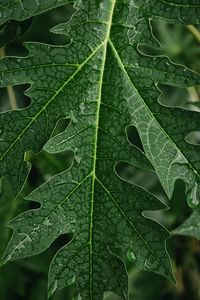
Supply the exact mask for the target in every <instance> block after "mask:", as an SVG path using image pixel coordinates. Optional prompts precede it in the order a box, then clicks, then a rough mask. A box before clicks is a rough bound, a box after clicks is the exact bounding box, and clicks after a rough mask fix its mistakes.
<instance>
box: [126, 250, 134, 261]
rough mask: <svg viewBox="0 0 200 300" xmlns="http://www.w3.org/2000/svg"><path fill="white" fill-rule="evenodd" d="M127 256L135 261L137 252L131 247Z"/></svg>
mask: <svg viewBox="0 0 200 300" xmlns="http://www.w3.org/2000/svg"><path fill="white" fill-rule="evenodd" d="M127 258H128V260H129V261H130V262H134V261H135V260H136V256H135V254H134V253H133V251H131V250H130V249H128V251H127Z"/></svg>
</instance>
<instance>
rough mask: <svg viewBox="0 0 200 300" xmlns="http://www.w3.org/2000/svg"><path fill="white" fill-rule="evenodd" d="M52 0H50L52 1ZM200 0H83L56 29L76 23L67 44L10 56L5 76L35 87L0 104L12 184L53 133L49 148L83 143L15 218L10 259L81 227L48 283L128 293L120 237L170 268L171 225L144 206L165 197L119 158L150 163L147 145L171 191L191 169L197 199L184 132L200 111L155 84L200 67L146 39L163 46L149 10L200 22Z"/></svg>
mask: <svg viewBox="0 0 200 300" xmlns="http://www.w3.org/2000/svg"><path fill="white" fill-rule="evenodd" d="M51 2H52V1H47V2H45V3H48V4H47V5H49V6H48V7H50V6H51ZM60 2H62V1H60ZM27 3H28V2H27ZM56 3H57V4H58V1H57V2H56ZM62 3H63V2H62ZM196 3H197V1H190V3H189V2H187V4H186V1H182V2H181V1H178V0H176V2H174V3H172V2H170V3H169V2H167V1H141V0H135V1H132V0H125V1H121V2H120V1H116V0H110V1H108V0H104V1H96V0H90V1H81V0H77V1H75V4H74V8H75V9H76V12H75V14H74V16H73V17H72V18H71V20H70V21H69V22H68V23H64V24H60V25H58V26H56V27H55V28H54V29H53V30H52V31H53V32H54V33H58V34H70V36H71V43H70V44H69V45H67V46H51V45H45V44H41V43H26V44H25V46H26V48H27V49H28V51H29V56H28V57H25V58H20V57H19V58H16V57H10V58H5V59H4V60H2V61H1V63H0V71H1V75H0V80H1V86H2V87H3V86H6V85H8V84H13V85H16V84H24V83H29V84H31V87H30V88H29V90H28V91H27V92H26V94H27V95H29V96H30V97H31V99H32V103H31V105H30V106H29V107H28V108H26V109H23V110H16V111H11V112H6V113H3V114H1V116H0V117H1V119H0V125H1V130H2V136H1V139H2V140H1V176H2V177H4V178H6V179H7V181H9V183H10V185H11V187H12V190H13V194H14V196H16V195H17V194H18V193H19V191H20V190H21V188H22V186H23V184H24V181H25V179H26V176H27V174H28V166H27V165H26V163H25V162H24V153H25V152H26V151H28V150H32V151H34V152H38V151H40V150H41V149H42V147H43V146H44V144H45V143H46V145H45V150H46V151H48V152H50V153H57V152H62V151H65V150H72V151H73V152H74V162H73V164H72V166H71V168H70V169H68V170H66V171H64V172H62V173H61V174H58V175H56V176H55V177H53V178H52V179H51V180H49V181H48V182H47V183H45V184H44V185H42V186H41V187H39V188H38V189H36V190H35V191H34V192H33V193H32V194H31V195H30V196H29V197H28V199H29V200H33V201H36V202H39V203H40V204H41V208H40V209H37V210H32V211H28V212H25V213H23V214H21V215H20V216H18V217H16V218H15V219H14V220H13V221H12V223H11V226H12V228H13V229H14V234H13V237H12V239H11V241H10V243H9V245H8V247H7V250H6V252H5V254H4V257H3V259H2V263H5V262H7V261H9V260H14V259H18V258H22V257H26V256H31V255H34V254H37V253H40V252H41V251H43V250H45V249H46V248H47V247H49V245H50V244H51V243H52V242H53V241H54V240H55V239H56V238H57V237H58V236H59V235H60V234H63V233H68V232H72V233H73V239H72V241H71V242H70V243H69V244H68V245H67V246H64V247H63V248H62V249H61V250H60V251H59V252H58V253H57V255H56V256H55V258H54V259H53V261H52V264H51V268H50V273H49V295H51V294H53V293H54V292H55V291H56V290H57V289H60V288H62V287H64V286H66V285H70V284H73V283H74V282H75V294H76V295H78V299H95V300H100V299H102V295H103V292H104V291H106V290H111V291H113V292H115V293H117V294H118V295H120V296H121V297H124V299H125V298H126V299H127V293H128V283H127V276H126V271H125V267H124V264H123V262H122V260H120V259H119V257H118V256H117V255H115V254H114V253H115V251H116V249H117V248H122V249H123V251H124V253H127V254H128V257H129V259H130V258H131V260H135V264H136V265H137V266H138V267H139V268H141V269H143V270H151V271H154V272H156V273H159V274H162V275H164V276H166V277H168V278H169V279H172V280H173V275H172V271H171V267H170V262H169V258H168V255H167V253H166V249H165V240H166V239H167V238H168V237H169V234H168V233H167V231H166V230H165V229H164V228H163V227H161V226H160V225H159V224H157V223H156V222H153V221H151V220H149V219H146V218H144V217H143V216H142V213H143V211H146V210H156V209H161V208H163V207H164V206H163V204H162V203H160V202H159V201H158V200H157V199H156V198H155V197H154V196H152V195H151V194H150V193H148V192H146V191H145V190H143V189H142V188H139V187H137V186H135V185H130V184H128V183H126V182H123V181H122V180H121V179H119V178H118V176H117V173H116V171H115V165H116V164H117V163H118V162H119V161H122V160H123V161H129V162H131V163H132V164H134V165H135V166H138V167H141V168H144V169H152V166H151V165H150V163H149V161H148V160H147V158H146V156H147V157H148V159H149V160H150V161H151V163H152V165H153V167H154V169H155V171H156V173H157V175H158V177H159V179H160V181H161V184H162V185H163V188H164V189H165V191H166V193H167V195H168V196H169V197H171V195H172V192H173V187H174V183H175V181H176V180H177V179H183V180H184V181H185V183H186V185H187V191H188V193H189V194H190V195H191V193H192V194H195V197H194V198H192V199H191V197H189V204H190V205H191V206H195V207H196V206H198V201H199V200H198V198H197V196H196V194H197V193H198V190H199V169H200V165H199V155H198V147H197V146H195V145H191V144H189V143H187V142H186V141H185V136H186V135H187V134H188V133H189V132H190V131H194V130H198V124H199V113H197V112H190V111H186V110H183V109H177V108H168V107H164V106H162V105H161V104H160V103H159V102H158V101H157V99H158V97H159V95H160V91H159V89H158V87H157V86H158V84H159V83H161V84H171V85H176V86H180V87H187V86H193V85H197V84H199V83H200V76H199V75H198V74H196V73H192V72H191V71H190V70H188V69H186V68H184V67H183V66H180V65H173V64H172V63H171V62H170V60H169V59H168V58H166V57H150V56H147V55H143V54H142V53H141V52H140V50H139V49H140V48H138V46H139V45H141V44H148V45H149V46H152V47H158V46H159V45H158V42H157V41H156V40H155V39H154V38H153V36H152V33H151V27H150V25H149V21H150V19H151V18H152V17H154V18H162V19H166V20H169V21H170V22H177V23H180V24H185V23H187V22H192V19H193V21H194V22H197V21H198V15H199V12H200V2H199V4H196ZM54 4H55V1H53V4H52V7H53V5H54ZM38 9H39V8H38ZM41 11H42V9H41ZM33 14H34V12H33ZM61 118H71V122H70V124H69V126H68V128H67V129H66V130H65V131H63V132H62V133H60V134H58V135H56V136H54V137H52V138H50V137H51V133H52V130H53V128H54V127H55V125H56V123H57V121H58V120H59V119H61ZM129 125H134V126H135V127H136V128H137V130H138V132H139V135H140V138H141V141H142V144H143V148H144V151H145V154H146V156H145V155H144V153H143V152H141V151H140V150H139V149H138V148H137V147H134V146H133V145H130V144H129V143H128V141H127V137H126V131H125V128H126V127H127V126H129ZM194 200H195V201H194Z"/></svg>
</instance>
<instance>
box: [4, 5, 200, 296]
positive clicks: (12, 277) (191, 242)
mask: <svg viewBox="0 0 200 300" xmlns="http://www.w3.org/2000/svg"><path fill="white" fill-rule="evenodd" d="M72 12H73V9H72V7H71V6H64V7H61V8H57V9H54V10H52V11H50V12H48V13H44V14H42V15H40V16H36V17H34V18H31V19H29V20H26V21H23V22H15V21H12V22H9V23H7V24H5V25H4V26H2V27H0V47H2V46H3V45H4V44H5V43H6V42H7V41H8V40H9V42H8V43H7V45H6V46H4V47H2V48H1V50H0V54H1V58H2V57H3V56H4V55H5V54H6V55H19V56H26V55H27V50H26V49H25V48H24V47H23V42H24V41H40V42H43V43H51V44H66V43H68V42H69V39H68V38H67V37H66V36H62V35H55V34H52V33H50V32H49V29H50V28H52V27H53V26H55V25H56V24H58V23H60V22H65V21H66V16H67V18H70V15H71V14H72ZM151 24H152V27H153V32H154V35H155V37H156V38H157V39H158V40H159V42H160V43H161V45H162V49H160V50H152V49H148V47H143V48H142V51H144V52H145V53H148V54H158V55H161V54H164V55H168V56H169V57H170V59H171V60H172V61H173V62H175V63H179V64H184V65H186V66H187V67H189V68H191V69H192V70H194V71H196V72H199V73H200V27H199V28H198V26H197V27H195V28H194V27H191V26H185V27H184V26H176V25H170V24H167V23H165V22H163V21H153V22H152V23H151ZM41 28H42V30H41ZM27 88H28V85H23V86H16V87H15V88H13V87H8V88H7V89H1V90H0V98H1V101H0V109H1V111H6V110H10V109H15V108H16V107H18V108H24V107H27V106H28V105H29V104H30V99H28V98H27V97H26V96H25V95H24V94H23V92H24V91H25V90H26V89H27ZM160 89H161V90H162V95H161V97H160V99H159V101H160V102H161V103H162V104H163V105H167V106H178V107H184V108H186V109H191V110H199V107H200V106H199V95H200V88H198V87H197V88H188V89H181V88H175V87H170V86H160ZM10 93H11V94H13V93H14V94H13V95H14V97H12V98H14V101H12V102H11V101H10V96H9V94H10ZM66 126H67V121H66V120H61V121H60V122H59V123H58V124H57V127H56V129H55V131H54V134H56V133H58V132H60V131H62V130H63V128H65V127H66ZM128 135H129V140H130V141H132V140H134V143H136V144H137V145H138V146H140V140H139V137H138V135H137V132H135V130H134V128H130V129H129V132H128ZM133 137H134V139H133ZM191 142H194V143H197V144H199V143H200V137H199V135H198V134H197V135H193V136H192V137H191ZM26 160H27V161H29V162H31V164H32V169H31V172H30V175H29V177H28V181H27V183H26V185H25V187H24V189H23V191H22V192H21V194H20V195H19V197H18V198H17V199H16V200H15V201H11V195H10V190H9V186H8V185H6V184H4V188H3V189H2V190H1V194H0V202H1V205H0V241H1V244H0V253H1V254H2V252H3V250H4V249H5V246H6V243H7V242H8V240H9V237H10V235H11V234H12V232H11V230H10V229H9V228H8V227H6V226H5V225H6V224H8V222H9V220H11V219H12V218H13V217H14V216H16V215H17V214H19V213H20V212H22V211H24V210H27V209H33V208H37V204H35V203H32V202H31V203H30V202H28V201H25V200H24V197H25V196H26V195H28V194H29V193H30V192H31V191H32V190H33V189H34V188H36V187H38V186H39V185H40V184H42V183H43V182H45V181H46V180H48V179H49V178H50V177H51V176H53V175H54V174H56V173H58V172H61V171H62V170H64V169H66V167H67V166H69V165H70V163H71V161H72V153H71V152H65V153H61V154H58V155H50V154H48V153H46V152H45V151H42V152H41V153H39V154H34V153H32V152H29V153H26ZM119 172H120V174H121V176H122V177H124V178H126V179H127V180H128V181H130V182H135V183H137V184H139V185H141V186H143V187H145V188H146V189H148V190H149V191H151V192H152V193H154V194H155V195H156V196H157V197H158V198H159V199H161V200H162V201H164V202H165V203H167V205H168V206H169V209H168V210H165V211H159V212H156V213H155V212H154V213H153V214H152V213H148V214H146V215H147V216H148V217H151V218H153V219H155V220H157V221H158V222H160V223H161V224H163V225H164V226H166V227H167V228H168V229H169V230H171V229H174V228H176V227H177V226H178V225H180V224H181V223H182V222H183V221H184V220H185V219H186V218H187V217H188V216H189V215H190V213H191V210H190V208H189V207H188V206H187V203H186V199H185V186H184V184H183V182H181V181H178V182H177V184H176V187H175V191H174V195H173V198H172V200H171V201H170V202H169V201H168V200H167V198H166V195H165V193H164V191H163V189H162V187H161V186H160V184H159V181H158V179H157V177H156V176H155V174H154V173H151V172H144V171H143V170H140V169H137V168H134V167H132V166H130V165H128V164H121V165H120V166H119ZM69 240H70V236H67V235H65V236H61V237H60V238H58V239H57V240H56V241H55V242H54V243H53V244H52V245H51V247H50V248H49V249H48V250H46V251H45V252H44V253H42V254H40V255H37V256H34V257H31V258H27V259H23V260H19V261H15V262H11V263H8V264H7V265H6V266H4V267H3V268H2V269H0V300H25V299H26V300H45V299H46V291H47V277H48V267H49V264H50V261H51V259H52V258H53V256H54V255H55V253H56V251H57V250H58V249H59V248H60V247H61V246H62V245H64V244H65V243H67V242H68V241H69ZM167 248H168V251H169V253H170V256H171V259H172V265H173V268H174V272H175V275H176V278H177V286H174V285H173V284H171V283H170V282H168V281H167V280H166V279H165V278H163V277H161V276H159V275H156V274H153V273H150V272H141V271H138V270H137V269H136V268H135V267H134V263H133V262H132V263H131V262H128V259H127V269H128V272H129V281H130V300H164V299H170V300H173V299H174V300H175V299H176V300H178V299H181V300H183V299H185V300H186V299H187V300H188V299H190V300H198V299H200V243H199V242H198V241H196V240H195V239H192V238H187V237H180V236H179V237H172V238H171V239H170V240H169V241H168V242H167ZM72 291H73V287H71V288H67V289H66V290H62V291H60V292H58V293H56V294H55V295H54V296H53V297H52V300H71V299H72ZM105 299H106V300H119V297H117V296H115V295H112V294H109V293H107V294H105ZM74 300H75V299H74Z"/></svg>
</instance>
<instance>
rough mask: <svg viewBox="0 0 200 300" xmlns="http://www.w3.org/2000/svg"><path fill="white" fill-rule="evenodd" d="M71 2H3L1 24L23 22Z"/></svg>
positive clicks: (57, 0)
mask: <svg viewBox="0 0 200 300" xmlns="http://www.w3.org/2000/svg"><path fill="white" fill-rule="evenodd" d="M70 2H72V1H69V0H49V1H48V0H1V3H0V24H3V23H5V22H6V21H9V20H17V21H22V20H25V19H27V18H29V17H32V16H35V15H38V14H41V13H42V12H45V11H47V10H50V9H53V8H54V7H58V6H60V5H63V4H67V3H70Z"/></svg>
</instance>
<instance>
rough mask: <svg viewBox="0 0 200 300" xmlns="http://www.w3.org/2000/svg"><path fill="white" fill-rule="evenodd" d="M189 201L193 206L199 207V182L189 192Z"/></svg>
mask: <svg viewBox="0 0 200 300" xmlns="http://www.w3.org/2000/svg"><path fill="white" fill-rule="evenodd" d="M187 203H188V205H189V206H190V207H191V208H197V207H198V206H199V199H198V184H197V183H195V185H194V187H193V188H192V189H190V190H189V191H188V192H187Z"/></svg>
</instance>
